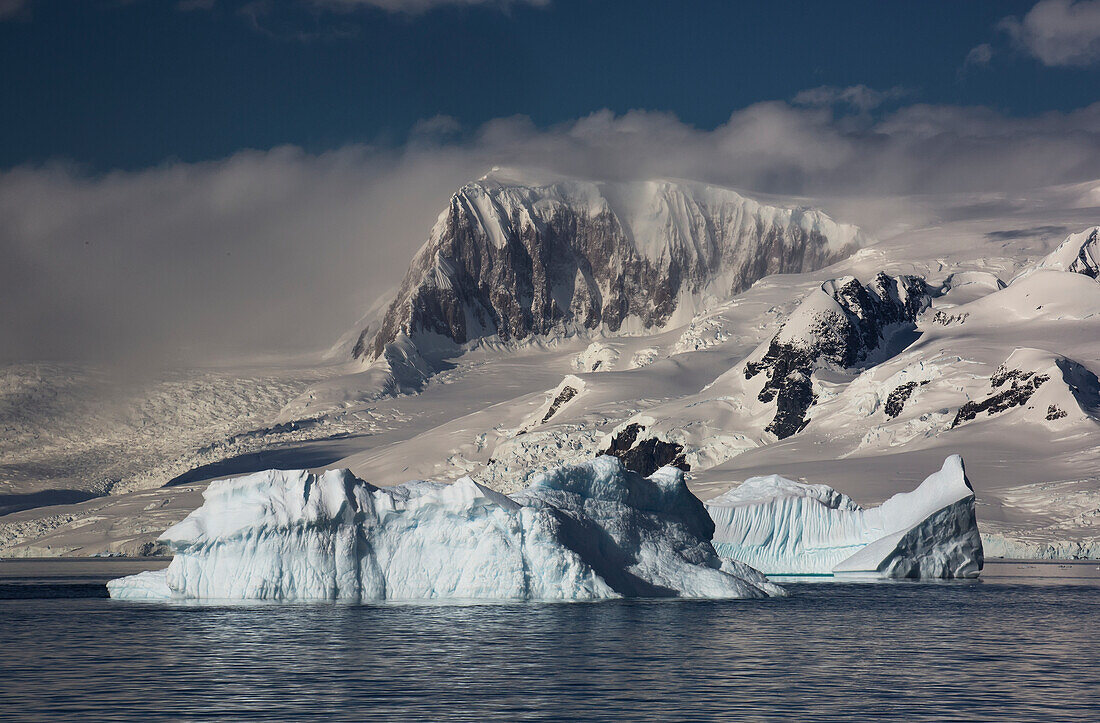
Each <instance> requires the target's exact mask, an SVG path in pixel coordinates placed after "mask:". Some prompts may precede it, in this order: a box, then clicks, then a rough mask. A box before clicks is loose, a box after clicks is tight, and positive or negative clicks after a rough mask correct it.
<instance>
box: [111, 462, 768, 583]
mask: <svg viewBox="0 0 1100 723" xmlns="http://www.w3.org/2000/svg"><path fill="white" fill-rule="evenodd" d="M203 497H204V503H203V505H202V507H200V508H199V509H197V510H195V511H194V512H192V513H191V514H190V515H189V516H188V517H187V518H186V519H184V520H183V521H182V522H180V523H179V524H177V525H175V526H174V527H172V528H170V529H169V530H167V531H166V532H165V533H164V535H162V536H161V538H160V539H161V542H163V543H165V544H167V545H168V546H169V548H170V549H171V550H172V551H173V553H174V555H175V556H174V558H173V560H172V562H171V564H170V565H169V566H168V568H167V569H165V570H159V571H155V572H146V573H142V574H140V575H133V576H131V577H125V578H121V579H118V580H112V581H111V582H110V583H108V585H107V588H108V590H109V591H110V594H111V597H114V598H120V599H127V600H164V599H185V600H186V599H192V600H246V599H267V600H346V601H351V602H364V601H378V600H448V599H449V600H472V599H479V600H480V599H496V600H509V599H511V600H600V599H606V598H617V597H692V598H761V597H768V596H771V595H782V594H784V592H783V590H782V588H780V587H778V586H776V585H773V584H772V583H770V582H768V580H767V578H766V577H764V576H763V575H762V574H760V573H758V572H757V571H755V570H753V569H751V568H749V567H748V566H746V565H744V564H741V563H738V562H736V561H733V560H723V559H721V558H720V557H719V556H718V555H717V554H716V553H715V551H714V548H713V547H712V546H711V542H710V540H711V536H712V534H713V532H714V523H713V522H712V521H711V519H710V517H709V516H708V515H707V512H706V509H705V508H704V507H703V503H702V502H700V501H699V499H698V498H696V497H695V496H694V495H693V494H691V492H690V491H689V490H688V488H687V485H686V484H685V482H684V475H683V473H682V472H681V471H680V470H678V469H674V468H664V469H661V470H658V471H657V472H656V473H655V474H653V475H651V476H650V477H642V476H641V475H638V474H636V473H634V472H631V471H629V470H627V469H626V468H625V467H623V465H622V463H621V462H620V461H619V460H618V459H616V458H614V457H599V458H597V459H595V460H592V461H589V462H586V463H583V464H578V465H572V466H565V467H559V468H557V469H553V470H550V471H549V472H545V473H542V474H539V475H537V476H536V477H535V478H534V481H533V482H532V483H531V485H530V486H529V487H527V488H526V489H525V490H523V491H522V492H520V493H518V494H515V495H512V496H511V497H509V496H505V495H503V494H500V493H498V492H494V491H493V490H490V489H488V488H486V487H483V486H481V485H479V484H477V483H475V482H474V481H473V480H471V479H469V478H463V479H461V480H459V481H457V482H455V483H454V484H451V485H447V484H437V483H431V482H411V483H407V484H404V485H400V486H397V487H390V488H380V487H375V486H373V485H371V484H368V483H367V482H364V481H363V480H360V479H357V478H356V477H355V476H353V475H352V474H351V472H349V471H348V470H332V471H328V472H325V473H323V474H319V475H318V474H311V473H309V472H306V471H290V472H287V471H277V470H270V471H267V472H261V473H258V474H253V475H249V476H247V477H241V478H238V479H231V480H224V481H219V482H213V483H211V484H210V486H209V487H208V488H207V490H206V491H205V492H204V493H203Z"/></svg>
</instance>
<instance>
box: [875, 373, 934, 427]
mask: <svg viewBox="0 0 1100 723" xmlns="http://www.w3.org/2000/svg"><path fill="white" fill-rule="evenodd" d="M928 382H929V380H927V379H926V380H924V381H923V382H920V384H918V383H917V382H906V383H905V384H902V385H900V386H899V387H898V388H897V389H895V390H894V391H892V392H890V395H889V396H887V397H886V409H885V411H886V417H887V418H888V419H894V418H895V417H897V416H898V415H899V414H901V412H902V410H903V409H905V403H906V402H908V401H909V397H910V396H912V395H913V392H914V391H915V390H916V388H917V387H918V386H924V385H925V384H927V383H928Z"/></svg>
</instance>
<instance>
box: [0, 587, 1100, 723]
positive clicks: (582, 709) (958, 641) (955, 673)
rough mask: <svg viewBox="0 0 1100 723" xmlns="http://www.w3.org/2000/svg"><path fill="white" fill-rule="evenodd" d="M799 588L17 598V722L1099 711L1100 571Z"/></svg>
mask: <svg viewBox="0 0 1100 723" xmlns="http://www.w3.org/2000/svg"><path fill="white" fill-rule="evenodd" d="M788 587H789V589H791V591H792V593H793V595H792V596H791V597H790V598H787V599H782V600H768V601H730V602H709V601H707V602H699V601H659V602H658V601H620V602H610V603H598V604H509V605H467V606H447V605H389V606H342V605H326V604H321V605H252V606H237V607H214V606H202V607H196V606H171V605H157V604H136V603H120V602H116V601H111V600H105V599H89V598H86V597H85V598H53V599H8V600H0V620H2V632H0V670H2V671H3V674H2V682H0V717H4V718H6V719H19V720H27V719H52V720H56V719H63V718H71V719H89V720H151V719H185V720H219V719H242V718H262V719H279V720H289V719H303V718H327V719H339V720H440V719H458V720H487V719H498V720H607V719H620V720H670V719H674V720H729V719H749V720H906V721H911V720H936V721H946V720H1044V721H1060V720H1082V721H1084V720H1089V721H1095V720H1097V719H1098V718H1100V690H1098V687H1097V686H1096V685H1095V681H1096V679H1097V676H1098V674H1100V649H1098V646H1097V644H1096V643H1097V630H1098V629H1100V627H1098V623H1097V620H1100V586H1097V585H1096V584H1075V585H1070V584H1062V583H1057V584H1047V585H1035V584H1021V583H1018V582H1014V581H1012V580H1011V579H1000V580H996V581H986V582H980V583H972V584H966V583H963V584H856V583H832V584H820V583H818V584H813V583H794V584H789V585H788Z"/></svg>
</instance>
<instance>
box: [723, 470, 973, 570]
mask: <svg viewBox="0 0 1100 723" xmlns="http://www.w3.org/2000/svg"><path fill="white" fill-rule="evenodd" d="M706 508H707V511H708V512H709V513H710V516H711V518H712V519H713V520H714V523H715V533H714V539H713V542H714V548H715V549H716V550H717V551H718V554H719V555H721V556H722V557H726V558H731V559H735V560H738V561H741V562H743V563H745V564H748V565H751V566H752V567H754V568H756V569H759V570H761V571H762V572H764V573H765V574H769V575H807V574H810V575H829V574H832V575H854V576H869V577H885V578H969V577H977V575H978V573H979V572H980V571H981V569H982V566H983V562H984V556H983V551H982V541H981V537H980V535H979V533H978V524H977V520H976V518H975V514H974V490H973V487H972V486H971V484H970V481H969V480H968V479H967V478H966V472H965V470H964V468H963V461H962V458H961V457H960V456H959V455H951V456H949V457H948V458H947V459H946V460H945V461H944V463H943V467H942V468H941V469H940V470H939V471H938V472H936V473H935V474H933V475H931V476H929V477H928V478H927V479H925V480H924V482H922V483H921V484H920V486H918V487H917V488H916V489H915V490H913V491H912V492H903V493H899V494H896V495H894V496H893V497H891V498H890V499H888V500H886V501H885V502H883V503H882V505H880V506H879V507H875V508H871V509H865V508H863V507H861V506H860V505H858V504H856V503H855V502H854V501H853V500H852V499H851V498H849V497H848V496H847V495H844V494H842V493H840V492H838V491H836V490H834V489H832V488H831V487H828V486H826V485H813V484H805V483H801V482H795V481H793V480H789V479H785V478H783V477H780V476H778V475H771V476H766V477H753V478H750V479H748V480H746V481H745V482H744V483H742V484H741V485H740V486H738V487H735V488H733V489H731V490H730V491H728V492H726V493H725V494H723V495H721V496H719V497H716V498H714V499H712V500H710V501H709V502H707V503H706Z"/></svg>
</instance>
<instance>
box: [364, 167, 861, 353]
mask: <svg viewBox="0 0 1100 723" xmlns="http://www.w3.org/2000/svg"><path fill="white" fill-rule="evenodd" d="M616 189H619V187H618V186H614V184H611V185H606V184H594V183H582V182H572V181H569V182H558V183H551V184H548V185H544V186H528V185H522V184H516V183H511V182H497V181H495V180H482V181H479V182H476V183H471V184H467V185H466V186H464V187H463V188H462V189H460V190H459V191H458V192H457V193H456V194H455V195H454V196H453V197H452V198H451V201H450V205H449V207H448V208H447V210H446V211H445V212H444V214H443V215H442V216H441V217H440V220H439V222H438V223H437V225H436V227H435V228H434V229H433V231H432V234H431V237H430V238H429V240H428V243H426V244H425V245H424V247H423V248H421V250H420V251H419V252H418V253H417V255H416V258H415V259H414V260H413V262H412V265H411V266H410V267H409V271H408V273H407V274H406V276H405V279H404V281H403V282H402V284H401V288H400V290H399V292H398V294H397V297H396V298H395V299H394V301H393V302H392V304H391V305H390V307H389V308H388V310H387V311H386V313H385V315H384V317H383V319H382V321H381V323H380V324H379V325H378V326H377V327H374V326H372V327H369V328H368V329H365V330H364V331H363V332H362V333H361V334H360V336H359V339H358V341H357V343H356V344H355V347H354V349H353V355H354V356H355V357H356V358H368V359H377V358H379V357H380V356H382V354H383V352H384V349H385V347H386V345H387V344H389V343H391V342H393V341H394V340H395V339H397V338H398V337H399V336H400V335H402V334H407V335H408V336H409V337H412V338H414V339H415V338H416V337H418V335H421V334H437V335H439V336H441V337H443V338H445V339H446V340H450V341H451V342H454V343H456V344H464V343H466V342H468V341H471V340H474V339H478V338H482V337H493V336H496V337H498V338H499V339H501V340H502V341H510V340H522V339H526V338H528V337H531V336H533V335H542V334H548V333H551V332H561V331H569V330H570V329H596V328H600V327H605V328H606V329H607V330H609V331H611V332H614V331H617V330H619V328H620V327H621V326H622V324H623V323H624V321H625V320H626V319H627V318H629V317H636V318H637V319H638V320H639V321H640V322H641V325H642V326H643V327H645V328H651V327H656V326H660V325H662V324H664V323H665V322H666V321H667V320H668V319H669V317H670V316H671V315H672V313H673V312H674V311H675V310H676V306H677V303H678V301H679V299H680V298H681V295H682V294H684V293H701V292H702V291H704V290H709V291H713V292H717V293H723V294H735V293H739V292H740V291H743V290H744V289H746V288H748V287H749V286H751V285H752V283H753V282H755V281H757V280H758V279H761V278H763V277H764V276H767V275H769V274H776V273H792V272H805V271H810V270H813V269H817V268H821V267H824V266H827V265H828V264H830V263H833V262H834V261H837V260H839V259H841V258H845V257H847V256H848V255H850V254H851V253H852V251H854V250H855V248H856V247H857V244H858V239H859V234H858V232H856V231H855V230H854V229H852V228H851V227H840V226H839V225H837V224H835V223H834V222H833V221H832V220H830V219H828V217H826V216H824V214H821V213H820V212H818V211H815V210H812V209H795V210H791V211H788V210H782V209H779V210H777V209H771V208H769V207H762V206H760V205H758V204H756V202H754V201H750V200H747V199H745V198H742V197H741V196H739V195H737V194H736V193H734V192H732V191H725V190H722V189H712V188H705V187H702V186H695V185H692V184H685V183H675V182H669V181H659V182H658V181H655V182H651V183H649V184H638V186H637V187H634V186H631V188H629V189H626V195H637V194H638V193H644V194H649V196H650V198H647V200H646V202H645V203H646V204H647V205H646V207H645V210H644V211H643V213H645V214H646V217H647V218H650V217H652V216H653V215H656V216H657V217H658V218H663V217H667V219H668V220H669V223H668V229H669V230H668V231H665V232H660V233H663V234H664V236H658V237H657V238H655V239H648V238H641V239H640V238H639V236H640V235H642V234H644V233H651V232H648V231H644V229H636V228H633V226H632V225H631V224H632V214H634V213H637V211H632V210H630V208H629V206H630V204H625V206H624V204H622V203H619V202H616V201H614V200H613V199H614V198H616V197H617V194H619V193H620V191H621V190H622V189H619V190H616ZM819 229H830V233H832V232H833V230H835V232H836V233H837V234H839V235H840V236H841V238H835V239H830V238H826V237H825V236H824V235H823V232H822V231H820V230H819ZM651 244H658V245H660V249H659V252H656V253H655V252H654V249H650V248H648V247H647V245H651ZM719 277H721V278H722V279H728V280H729V282H728V283H729V286H728V288H721V289H715V288H712V286H711V285H712V284H713V283H715V281H716V279H718V278H719ZM723 283H725V282H723Z"/></svg>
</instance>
